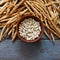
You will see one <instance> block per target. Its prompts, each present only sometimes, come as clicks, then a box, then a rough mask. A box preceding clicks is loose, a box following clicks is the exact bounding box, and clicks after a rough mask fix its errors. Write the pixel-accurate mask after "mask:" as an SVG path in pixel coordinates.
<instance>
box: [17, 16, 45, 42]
mask: <svg viewBox="0 0 60 60" xmlns="http://www.w3.org/2000/svg"><path fill="white" fill-rule="evenodd" d="M28 18H33V19H34V20H36V21H38V22H39V23H40V26H41V32H40V34H39V36H38V37H37V38H35V39H34V40H26V39H25V38H23V37H22V36H20V33H19V25H20V23H21V22H22V21H23V20H24V19H28ZM43 32H44V26H43V23H42V22H41V20H40V19H39V18H38V17H36V16H32V15H28V16H23V17H22V18H21V19H20V20H19V21H18V24H17V35H18V37H19V38H20V40H22V41H24V42H36V41H38V40H39V39H40V38H41V37H42V35H43Z"/></svg>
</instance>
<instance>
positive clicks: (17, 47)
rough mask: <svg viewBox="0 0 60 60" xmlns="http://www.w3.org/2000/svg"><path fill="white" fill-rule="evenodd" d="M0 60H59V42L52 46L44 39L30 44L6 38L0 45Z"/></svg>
mask: <svg viewBox="0 0 60 60" xmlns="http://www.w3.org/2000/svg"><path fill="white" fill-rule="evenodd" d="M0 60H60V40H57V38H56V41H55V45H53V44H52V43H51V41H49V40H47V39H46V37H43V38H42V40H40V41H39V42H37V43H31V44H28V43H24V42H22V41H20V40H19V39H17V40H16V41H15V42H14V43H12V41H11V39H10V38H9V39H8V38H7V39H5V41H2V42H1V43H0Z"/></svg>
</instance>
